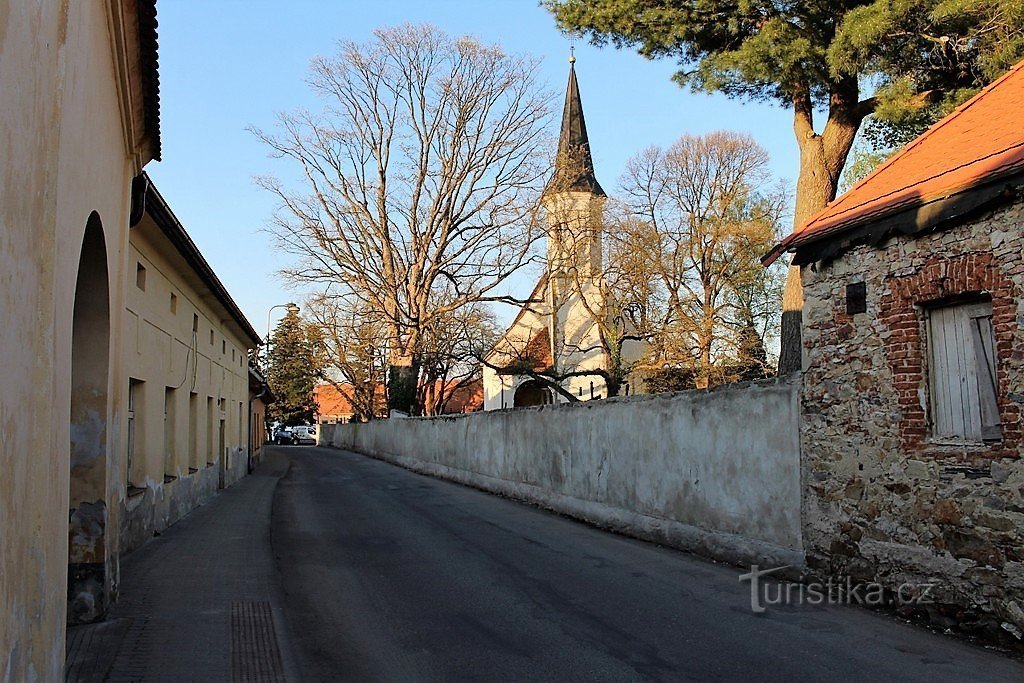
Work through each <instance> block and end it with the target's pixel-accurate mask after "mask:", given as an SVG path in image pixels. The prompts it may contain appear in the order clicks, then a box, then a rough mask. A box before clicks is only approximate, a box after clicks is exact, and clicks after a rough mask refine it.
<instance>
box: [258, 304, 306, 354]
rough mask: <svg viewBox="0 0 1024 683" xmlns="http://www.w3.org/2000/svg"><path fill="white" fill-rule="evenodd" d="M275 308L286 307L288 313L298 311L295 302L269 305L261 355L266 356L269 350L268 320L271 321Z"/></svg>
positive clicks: (296, 312)
mask: <svg viewBox="0 0 1024 683" xmlns="http://www.w3.org/2000/svg"><path fill="white" fill-rule="evenodd" d="M277 308H286V309H288V312H289V313H295V314H298V312H299V310H300V309H299V306H298V304H295V303H287V304H278V305H276V306H271V307H270V310H269V311H267V336H266V339H265V340H264V341H263V355H264V357H266V354H267V353H268V352H269V351H270V321H271V317H272V316H273V313H274V309H277Z"/></svg>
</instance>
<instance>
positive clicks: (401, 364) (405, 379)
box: [388, 358, 419, 415]
mask: <svg viewBox="0 0 1024 683" xmlns="http://www.w3.org/2000/svg"><path fill="white" fill-rule="evenodd" d="M418 377H419V367H417V366H416V364H415V363H414V362H413V360H412V359H411V358H407V359H406V358H400V359H397V360H396V361H395V362H394V363H392V364H391V365H390V367H388V410H389V411H390V410H400V411H402V412H403V413H408V414H409V415H417V414H418V413H419V411H418V410H417V406H416V403H417V400H416V388H417V387H416V384H417V382H416V380H417V379H418Z"/></svg>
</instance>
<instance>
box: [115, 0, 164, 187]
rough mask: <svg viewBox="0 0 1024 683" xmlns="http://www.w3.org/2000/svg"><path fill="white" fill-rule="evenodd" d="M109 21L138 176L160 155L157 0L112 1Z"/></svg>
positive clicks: (124, 123) (126, 132) (129, 145)
mask: <svg viewBox="0 0 1024 683" xmlns="http://www.w3.org/2000/svg"><path fill="white" fill-rule="evenodd" d="M107 21H108V24H109V28H110V36H111V50H112V53H113V59H114V69H115V74H116V77H117V79H116V80H117V89H118V99H119V102H120V106H121V125H122V129H123V132H124V138H125V148H126V149H127V150H128V154H129V156H130V157H132V158H133V159H134V160H135V164H136V172H139V171H141V170H142V167H143V166H145V165H146V163H147V162H149V161H150V160H156V161H160V152H161V145H160V72H159V56H158V50H157V49H158V44H157V18H156V0H113V2H110V3H109V4H107Z"/></svg>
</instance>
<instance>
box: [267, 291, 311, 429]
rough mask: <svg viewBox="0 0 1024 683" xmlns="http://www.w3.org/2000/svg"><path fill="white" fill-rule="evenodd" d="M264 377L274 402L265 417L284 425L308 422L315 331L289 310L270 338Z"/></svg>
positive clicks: (309, 419)
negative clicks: (272, 394)
mask: <svg viewBox="0 0 1024 683" xmlns="http://www.w3.org/2000/svg"><path fill="white" fill-rule="evenodd" d="M270 345H271V348H270V352H269V353H268V354H267V366H266V376H267V382H268V384H270V389H271V391H273V392H274V398H275V400H274V402H273V403H271V404H270V405H269V406H268V407H267V419H268V420H270V421H272V422H280V423H282V424H284V425H287V426H291V425H298V424H309V423H310V422H312V421H313V417H314V415H315V414H316V408H317V406H316V403H315V402H314V401H313V387H314V386H315V385H316V380H317V373H318V368H317V360H316V359H317V340H316V334H315V331H314V330H313V329H312V328H310V327H308V326H306V325H304V324H303V322H302V320H301V319H300V318H299V315H298V313H296V312H295V311H292V310H289V311H288V313H287V314H286V315H285V316H284V318H282V319H281V322H280V323H278V325H277V327H276V328H275V329H274V333H273V335H271V337H270Z"/></svg>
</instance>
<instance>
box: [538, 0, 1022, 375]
mask: <svg viewBox="0 0 1024 683" xmlns="http://www.w3.org/2000/svg"><path fill="white" fill-rule="evenodd" d="M543 2H544V5H545V6H546V7H547V8H548V9H549V10H550V11H551V12H552V13H553V14H554V16H555V19H556V21H557V22H558V24H559V26H560V27H562V28H563V29H566V30H572V31H584V32H586V33H587V34H588V35H589V37H590V39H591V40H592V41H593V42H594V43H597V44H603V43H605V42H609V41H610V42H612V43H613V44H614V45H616V46H617V47H623V46H633V47H636V48H637V49H638V50H639V52H640V53H641V54H643V55H644V56H647V57H651V58H655V57H670V58H675V59H677V60H678V61H679V63H680V66H681V70H680V71H679V72H678V73H677V74H676V75H675V80H676V81H677V82H678V83H679V84H680V85H689V86H692V87H693V88H695V89H698V90H703V91H706V92H713V91H718V92H722V93H725V94H726V95H729V96H732V97H740V98H745V99H752V100H758V101H772V102H777V103H779V104H781V105H782V106H785V107H787V108H790V109H791V110H792V111H793V130H794V133H795V134H796V141H797V145H798V146H799V148H800V175H799V178H798V181H797V190H796V206H795V211H794V222H795V224H796V225H801V224H803V223H804V222H805V221H806V220H807V219H808V218H809V217H810V216H811V215H813V214H814V213H816V212H817V211H819V210H820V209H822V208H824V206H825V205H826V204H827V203H828V202H829V201H831V200H832V199H834V198H835V196H836V190H837V189H838V186H839V182H840V179H841V176H842V171H843V167H844V166H845V165H846V159H847V155H848V154H849V152H850V148H851V146H852V145H853V141H854V138H855V137H856V135H857V131H858V130H859V129H860V127H861V123H862V122H863V121H864V120H865V118H867V117H868V116H872V115H874V116H873V119H874V120H875V121H876V124H875V126H874V127H873V130H871V131H869V132H870V133H871V134H872V138H873V139H874V140H877V141H879V144H880V146H882V147H892V146H897V145H898V144H900V143H902V142H905V141H906V140H907V139H908V138H912V137H913V136H914V135H916V134H917V133H919V132H920V131H921V130H923V129H924V127H926V126H927V125H928V124H930V123H931V122H933V121H935V120H936V119H937V118H938V117H940V116H942V115H944V114H945V113H948V112H949V111H950V110H951V109H952V107H953V106H955V105H956V104H958V103H960V102H963V101H964V100H965V99H967V98H968V97H970V96H971V95H972V94H974V93H975V92H977V90H978V89H979V88H980V87H982V86H984V85H985V84H987V83H989V82H991V81H992V80H993V79H994V78H995V77H997V76H998V75H999V74H1000V73H1002V72H1004V71H1005V70H1006V69H1007V68H1009V67H1010V66H1011V65H1013V64H1014V63H1016V62H1017V61H1018V60H1020V59H1021V58H1022V57H1024V3H1022V2H1021V1H1020V0H828V1H825V0H806V1H803V2H769V1H767V0H747V1H744V2H735V0H689V1H686V2H680V1H679V0H543ZM865 83H870V84H871V85H873V86H874V89H873V91H872V92H869V93H865V92H864V91H863V90H864V88H863V86H864V85H865ZM821 112H824V113H825V114H826V119H825V123H824V125H823V126H817V127H816V125H815V124H816V122H815V115H816V114H820V113H821ZM783 306H784V313H783V319H782V322H783V329H782V349H781V356H780V359H779V370H780V372H789V371H792V370H795V369H798V368H799V367H800V318H801V309H802V306H803V293H802V291H801V287H800V278H799V273H798V272H797V271H796V270H795V269H791V270H790V274H789V278H788V279H787V282H786V296H785V299H784V302H783Z"/></svg>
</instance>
